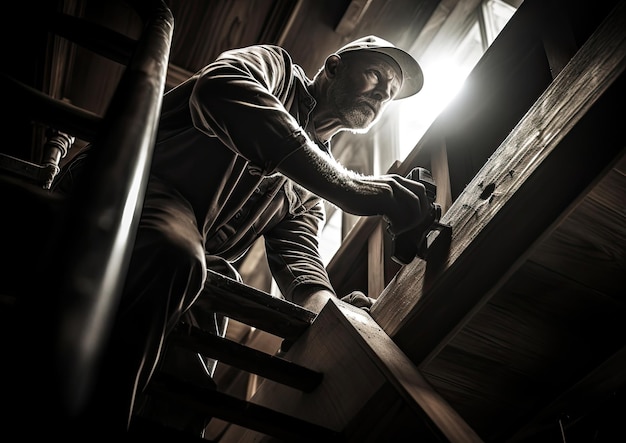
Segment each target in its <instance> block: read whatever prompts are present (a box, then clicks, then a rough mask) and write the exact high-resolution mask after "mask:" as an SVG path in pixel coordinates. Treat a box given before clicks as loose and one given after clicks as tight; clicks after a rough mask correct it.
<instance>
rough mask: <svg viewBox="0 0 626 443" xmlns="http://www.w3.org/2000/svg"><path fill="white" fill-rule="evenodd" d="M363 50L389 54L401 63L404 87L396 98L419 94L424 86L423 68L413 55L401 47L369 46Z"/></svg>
mask: <svg viewBox="0 0 626 443" xmlns="http://www.w3.org/2000/svg"><path fill="white" fill-rule="evenodd" d="M363 51H374V52H380V53H382V54H385V55H388V56H389V57H391V58H392V59H394V60H395V61H396V63H398V65H400V69H402V87H401V88H400V91H398V94H397V95H396V96H395V98H394V100H399V99H401V98H406V97H410V96H411V95H414V94H417V93H418V92H419V91H420V90H421V89H422V86H424V73H423V72H422V68H421V66H420V65H419V63H418V62H417V60H415V59H414V58H413V57H412V56H411V55H409V54H408V53H407V52H404V51H403V50H402V49H399V48H368V49H363Z"/></svg>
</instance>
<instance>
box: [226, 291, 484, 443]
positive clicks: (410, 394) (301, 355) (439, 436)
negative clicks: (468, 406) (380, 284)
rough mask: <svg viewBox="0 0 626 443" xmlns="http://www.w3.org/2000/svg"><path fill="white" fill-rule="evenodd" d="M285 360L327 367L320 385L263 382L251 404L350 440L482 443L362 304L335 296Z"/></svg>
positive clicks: (248, 438)
mask: <svg viewBox="0 0 626 443" xmlns="http://www.w3.org/2000/svg"><path fill="white" fill-rule="evenodd" d="M329 337H332V339H329ZM285 358H286V359H288V360H290V361H292V362H294V363H297V364H301V365H303V366H306V367H309V368H312V369H315V370H317V371H320V372H322V373H323V374H324V379H323V380H322V383H321V384H320V386H319V387H318V388H317V389H315V390H314V391H313V392H310V393H302V392H299V391H296V390H294V389H293V388H289V387H286V386H284V385H280V384H277V383H274V382H272V381H265V382H264V383H263V384H262V385H261V386H260V387H259V390H258V391H257V393H256V394H255V395H254V397H252V399H251V402H252V403H255V404H258V405H262V406H264V407H268V408H271V409H272V410H276V411H277V412H279V413H281V412H282V413H289V414H292V415H293V416H294V418H295V419H300V420H306V421H307V422H308V421H310V422H312V423H317V424H319V425H320V426H322V427H324V428H327V429H334V430H337V431H338V432H341V433H342V436H343V441H346V442H348V441H354V442H357V441H396V440H401V439H403V438H406V435H411V437H412V438H415V439H418V440H419V439H423V440H424V441H449V442H467V443H471V442H480V441H481V439H480V438H479V437H478V436H477V435H476V433H475V432H474V431H473V430H472V429H471V428H470V427H469V426H468V425H467V424H466V423H465V422H464V421H463V420H462V419H461V417H460V416H459V415H458V414H457V413H456V412H455V411H454V410H453V409H452V408H450V406H449V405H448V404H447V403H446V402H445V400H444V399H443V398H442V397H441V396H440V395H439V394H438V393H437V392H436V391H435V390H434V389H432V387H431V386H430V385H429V384H428V383H427V382H426V380H425V379H424V377H423V376H422V375H421V374H420V373H419V371H417V369H416V367H415V366H414V365H413V364H412V363H411V362H410V361H409V360H408V359H407V358H406V356H405V355H404V354H403V353H402V352H401V351H400V349H399V348H398V347H397V346H396V345H395V344H394V343H393V341H391V339H390V338H389V337H388V336H387V334H385V333H384V331H383V330H382V329H381V328H380V327H379V326H378V325H377V324H376V323H375V322H374V321H373V320H372V318H371V317H370V316H369V315H368V314H367V313H366V312H365V311H363V310H361V309H358V308H355V307H353V306H350V305H348V304H346V303H343V302H341V301H338V300H330V301H329V302H328V303H327V305H326V306H325V307H324V308H323V309H322V311H321V312H320V314H319V315H318V316H317V318H316V319H315V321H314V322H313V324H312V325H311V327H310V328H309V330H307V332H306V333H305V334H304V335H303V336H302V337H301V338H300V339H299V340H298V341H297V342H296V343H294V345H293V346H292V347H291V348H290V349H289V351H288V352H287V353H286V355H285ZM366 406H367V407H366ZM234 432H238V431H234ZM238 437H239V436H237V438H238ZM220 441H225V442H230V441H238V442H241V443H243V442H252V441H265V440H259V435H258V433H257V432H254V431H249V432H247V433H246V434H245V436H244V438H241V439H237V440H233V439H231V438H229V433H227V434H226V435H225V436H224V437H223V439H222V440H220Z"/></svg>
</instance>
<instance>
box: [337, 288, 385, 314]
mask: <svg viewBox="0 0 626 443" xmlns="http://www.w3.org/2000/svg"><path fill="white" fill-rule="evenodd" d="M341 301H343V302H346V303H348V304H350V305H352V306H356V307H357V308H361V309H363V310H364V311H367V312H369V311H370V308H371V307H372V305H373V304H374V303H375V302H376V300H375V299H373V298H371V297H368V296H367V295H365V294H364V293H362V292H361V291H352V292H351V293H349V294H348V295H346V296H344V297H341Z"/></svg>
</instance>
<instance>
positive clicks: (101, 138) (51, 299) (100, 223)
mask: <svg viewBox="0 0 626 443" xmlns="http://www.w3.org/2000/svg"><path fill="white" fill-rule="evenodd" d="M130 3H131V6H133V7H135V8H136V10H137V12H138V13H139V14H140V15H141V16H142V18H143V19H144V22H145V25H144V28H143V31H142V34H141V36H140V37H139V39H138V40H137V44H136V47H135V50H134V52H133V54H132V57H131V59H130V60H129V63H128V65H127V66H126V69H125V70H124V73H123V75H122V78H121V79H120V82H119V84H118V86H117V88H116V90H115V93H114V95H113V97H112V99H111V102H110V105H109V107H108V109H107V110H106V112H105V115H104V116H103V118H102V122H101V123H100V128H99V129H100V132H99V134H98V135H97V136H96V137H95V140H94V141H93V143H92V146H93V148H92V149H91V152H90V155H89V156H88V158H87V161H86V164H85V174H84V176H83V177H82V178H81V180H82V181H81V182H80V186H79V189H78V191H77V194H76V195H74V196H72V198H71V200H70V201H69V202H68V205H69V206H68V211H67V218H65V219H64V224H63V226H61V228H60V233H59V235H57V240H56V242H57V243H56V244H52V245H51V246H50V247H49V249H48V251H49V256H48V257H44V263H42V264H41V265H42V266H41V269H43V270H44V271H45V272H46V275H45V278H43V279H42V286H44V287H42V288H41V290H45V291H46V293H48V294H49V293H50V292H51V290H52V294H50V295H49V296H47V297H46V302H47V303H48V305H46V307H49V308H50V310H51V312H52V314H51V315H48V317H49V318H48V319H46V320H47V322H46V323H44V325H43V327H44V328H45V329H46V332H47V333H46V337H47V340H48V342H47V343H46V344H47V345H48V346H49V349H50V350H51V352H52V354H51V356H50V357H51V359H50V363H51V369H52V376H53V377H54V379H53V380H50V379H47V380H46V381H45V383H46V384H47V385H52V386H56V389H57V390H58V391H56V392H55V393H54V394H55V395H54V396H53V397H55V399H56V400H58V401H59V402H60V404H59V403H55V405H56V406H57V407H60V408H64V409H65V410H64V411H63V414H65V415H67V416H69V417H71V416H74V415H77V414H79V413H80V412H81V409H82V408H83V407H84V405H85V404H86V402H87V398H88V395H89V393H90V389H91V388H92V384H93V382H94V379H95V371H96V367H97V364H98V362H99V358H100V357H101V355H102V350H103V348H104V345H105V344H106V341H107V338H108V336H109V332H110V329H111V327H112V322H113V318H114V315H115V311H116V308H117V306H118V302H119V298H120V294H121V290H122V287H123V284H124V280H125V276H126V271H127V267H128V263H129V261H130V253H131V250H132V247H133V243H134V237H135V234H136V231H137V225H138V219H139V215H140V212H141V208H142V205H143V198H144V194H145V188H146V185H147V181H148V173H149V168H150V164H151V159H152V153H153V147H154V141H155V138H156V131H157V127H158V120H159V116H160V112H161V105H162V100H163V93H164V90H165V82H166V74H167V65H168V61H169V52H170V46H171V41H172V35H173V24H174V19H173V16H172V13H171V11H170V10H169V8H168V7H167V6H166V4H165V3H164V2H163V1H162V0H153V1H150V2H148V3H147V2H146V1H137V2H130ZM132 3H137V4H138V5H137V6H135V5H133V4H132ZM147 6H149V7H147ZM78 37H79V36H77V38H78ZM59 251H63V252H64V259H63V260H59V258H58V254H59ZM35 309H37V310H41V309H42V306H41V303H39V304H38V306H37V307H35Z"/></svg>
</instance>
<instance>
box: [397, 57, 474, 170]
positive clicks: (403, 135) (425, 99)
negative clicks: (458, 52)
mask: <svg viewBox="0 0 626 443" xmlns="http://www.w3.org/2000/svg"><path fill="white" fill-rule="evenodd" d="M472 67H473V65H472V66H467V65H462V64H459V63H458V62H456V61H455V60H453V59H451V58H450V59H445V60H437V61H435V62H433V63H431V64H429V65H427V66H422V69H423V70H424V79H425V80H424V87H423V88H422V90H421V91H420V92H419V93H418V94H417V95H415V96H413V97H410V98H407V99H405V100H403V102H402V103H401V104H400V106H401V112H400V113H399V119H400V125H401V126H400V127H401V128H402V130H401V131H400V153H401V156H402V158H404V157H406V155H407V154H408V153H409V152H410V151H411V149H413V148H414V147H415V143H416V142H417V141H418V140H419V139H420V138H421V136H422V135H424V133H425V132H426V130H427V129H428V127H429V126H430V125H431V124H432V122H433V121H434V120H435V119H436V118H437V116H438V115H439V114H440V113H441V111H443V110H444V108H445V107H446V106H447V105H448V103H450V101H451V100H452V99H453V98H454V97H455V96H456V95H457V94H458V92H459V91H460V90H461V88H462V87H463V84H464V82H465V79H466V78H467V75H468V74H469V72H470V70H471V68H472Z"/></svg>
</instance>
